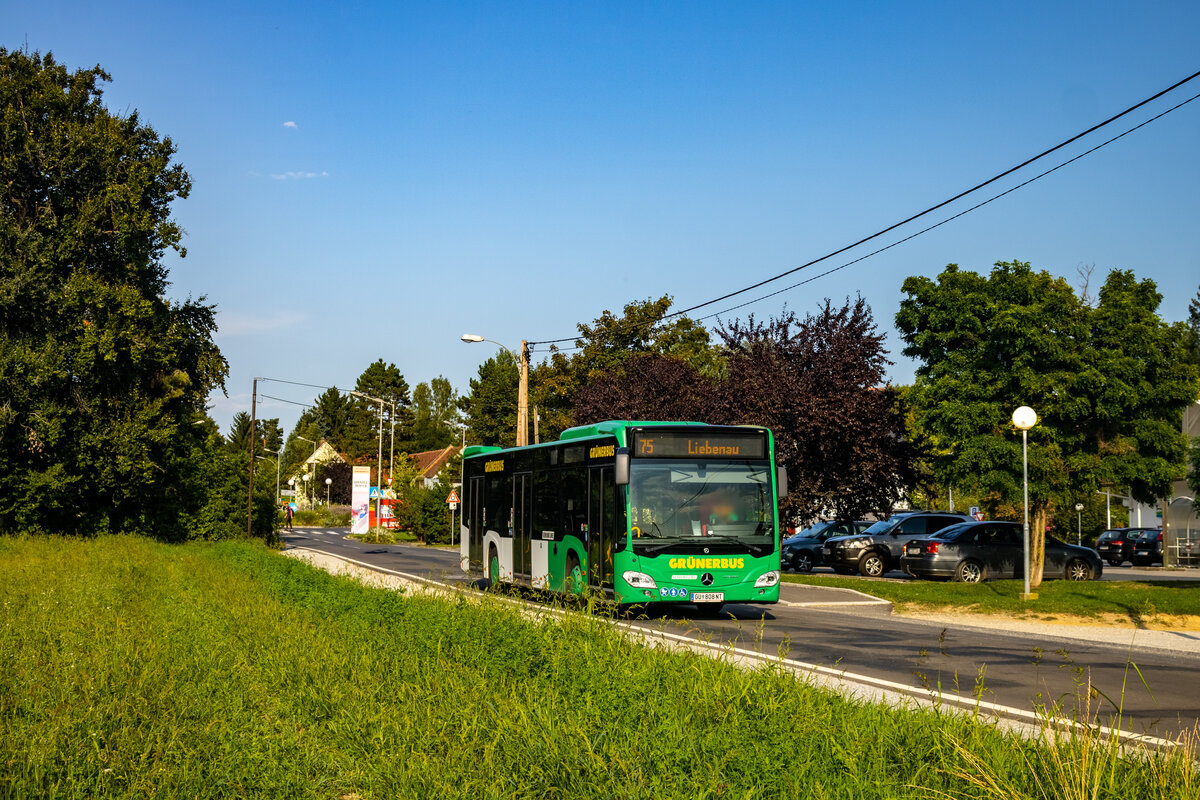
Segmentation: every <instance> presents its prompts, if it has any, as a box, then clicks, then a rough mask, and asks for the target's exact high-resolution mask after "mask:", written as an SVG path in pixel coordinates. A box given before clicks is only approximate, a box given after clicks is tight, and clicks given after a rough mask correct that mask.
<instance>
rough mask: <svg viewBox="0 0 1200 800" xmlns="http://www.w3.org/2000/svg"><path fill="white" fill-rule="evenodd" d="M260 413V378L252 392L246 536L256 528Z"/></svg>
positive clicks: (256, 379)
mask: <svg viewBox="0 0 1200 800" xmlns="http://www.w3.org/2000/svg"><path fill="white" fill-rule="evenodd" d="M257 414H258V378H255V379H254V388H253V390H251V393H250V491H249V492H248V493H247V494H246V536H250V535H251V531H252V530H253V529H254V418H255V416H256V415H257Z"/></svg>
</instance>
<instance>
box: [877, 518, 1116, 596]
mask: <svg viewBox="0 0 1200 800" xmlns="http://www.w3.org/2000/svg"><path fill="white" fill-rule="evenodd" d="M1024 554H1025V548H1024V543H1023V535H1022V526H1021V524H1020V523H1017V522H992V521H988V522H964V523H962V524H961V525H952V526H950V527H949V528H944V529H942V530H941V531H938V532H937V533H935V534H933V535H932V536H928V537H925V538H922V539H912V540H909V541H908V542H906V543H905V545H904V556H903V557H902V558H901V559H900V565H901V568H902V569H903V570H904V571H905V572H907V573H908V574H909V575H912V576H913V577H914V578H950V579H953V580H956V581H964V582H967V583H979V582H980V581H985V580H989V579H1006V578H1020V577H1023V574H1024V573H1023V572H1022V569H1021V565H1022V563H1023V559H1024ZM1103 571H1104V562H1103V561H1101V559H1100V554H1099V553H1097V552H1096V551H1095V550H1093V549H1091V548H1090V547H1079V546H1077V545H1073V544H1067V543H1066V542H1062V541H1060V540H1058V539H1055V538H1054V537H1053V536H1050V535H1047V536H1046V561H1045V566H1044V567H1043V569H1042V576H1043V577H1044V578H1067V579H1068V580H1073V581H1085V580H1093V579H1096V578H1099V577H1100V575H1101V574H1102V573H1103Z"/></svg>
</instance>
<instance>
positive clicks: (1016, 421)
mask: <svg viewBox="0 0 1200 800" xmlns="http://www.w3.org/2000/svg"><path fill="white" fill-rule="evenodd" d="M1012 422H1013V425H1015V426H1017V430H1019V431H1021V487H1022V489H1023V490H1024V498H1025V533H1024V536H1023V537H1022V544H1023V551H1024V558H1025V563H1024V568H1023V569H1022V570H1021V571H1022V572H1024V573H1025V593H1024V594H1023V595H1021V599H1022V600H1032V599H1033V598H1032V597H1030V594H1029V429H1030V428H1032V427H1033V426H1034V425H1037V413H1036V412H1035V411H1034V410H1033V409H1032V408H1030V407H1029V406H1021V407H1020V408H1018V409H1017V410H1016V411H1014V412H1013V415H1012Z"/></svg>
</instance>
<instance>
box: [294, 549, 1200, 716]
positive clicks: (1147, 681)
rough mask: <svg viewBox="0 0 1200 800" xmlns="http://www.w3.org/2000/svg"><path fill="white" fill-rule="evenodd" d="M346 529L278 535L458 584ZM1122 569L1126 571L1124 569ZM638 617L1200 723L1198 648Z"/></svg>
mask: <svg viewBox="0 0 1200 800" xmlns="http://www.w3.org/2000/svg"><path fill="white" fill-rule="evenodd" d="M344 533H345V531H344V529H343V530H334V529H324V530H322V529H296V530H295V531H292V532H285V535H284V541H285V542H286V543H287V544H289V545H295V546H300V547H308V548H312V549H315V550H320V551H322V552H326V553H330V554H332V555H336V556H341V557H343V558H347V559H351V560H353V561H357V562H359V563H363V564H368V565H372V566H375V567H380V568H384V569H389V570H394V571H397V572H404V573H409V574H413V575H420V576H423V577H428V578H433V579H437V580H444V581H448V582H451V583H458V584H465V583H466V580H465V577H464V576H463V574H462V573H461V572H460V571H459V569H458V554H457V551H455V550H449V549H437V548H427V547H423V546H416V545H386V546H380V545H365V544H361V543H359V542H356V541H353V540H348V539H344V538H343V535H344ZM1106 572H1107V570H1106ZM1120 572H1123V573H1128V574H1130V575H1133V574H1134V572H1133V570H1131V569H1129V568H1125V569H1122V570H1120ZM1127 579H1130V578H1127ZM789 585H790V584H789ZM637 624H643V625H645V626H646V627H647V628H650V629H653V630H662V629H664V628H666V629H668V630H671V631H674V632H676V633H678V634H682V635H686V636H689V637H696V638H708V639H709V640H710V641H713V642H717V643H723V644H730V645H733V646H736V647H738V648H741V649H744V650H750V651H755V652H759V653H762V654H763V655H765V656H768V657H775V656H777V655H778V654H779V653H781V652H784V653H786V654H787V658H788V659H789V660H792V661H795V662H798V663H799V664H800V665H801V666H803V665H812V666H814V667H827V668H835V669H837V670H839V671H844V672H846V673H849V674H850V675H852V676H862V678H863V679H864V680H867V681H876V682H881V681H886V682H890V684H893V685H896V686H897V687H898V690H899V692H900V693H901V694H904V693H908V694H911V695H912V696H914V697H925V696H928V694H929V692H930V691H931V690H935V689H938V690H940V691H941V692H942V693H943V694H951V695H955V694H956V695H961V696H962V697H963V698H964V700H965V704H967V705H969V704H970V703H971V702H972V698H974V697H976V696H978V697H981V698H982V699H983V700H984V701H987V702H990V703H996V704H999V705H1001V706H1005V707H1010V708H1014V709H1019V710H1022V711H1038V710H1044V709H1047V708H1058V709H1060V710H1061V711H1062V713H1064V714H1066V715H1067V716H1074V717H1075V718H1079V719H1083V718H1087V719H1095V720H1097V721H1100V722H1101V723H1103V724H1106V725H1110V726H1113V727H1120V728H1122V729H1123V730H1125V731H1129V732H1132V733H1136V734H1141V735H1146V736H1152V737H1156V738H1163V739H1176V738H1177V737H1178V735H1179V734H1180V733H1181V732H1182V731H1185V730H1191V729H1193V728H1196V727H1197V726H1198V725H1200V691H1198V690H1197V685H1198V683H1200V654H1197V653H1191V652H1176V651H1169V650H1162V649H1151V648H1143V647H1135V648H1133V649H1131V647H1130V645H1129V644H1123V645H1113V644H1105V643H1103V642H1092V641H1084V640H1079V639H1068V638H1063V637H1060V636H1056V635H1055V634H1054V632H1053V631H1052V630H1047V631H1039V632H1034V633H1014V632H1008V631H1000V630H994V629H987V628H986V627H982V623H980V622H978V621H975V620H972V618H971V617H969V616H964V618H963V621H962V623H961V624H957V623H956V624H951V625H946V624H941V623H937V624H934V623H930V622H926V621H922V620H914V619H907V618H904V617H900V616H894V615H893V616H879V615H871V614H865V613H863V611H862V609H860V608H857V607H850V608H845V609H842V610H839V609H838V607H836V606H833V607H829V608H822V609H819V610H818V609H813V608H810V607H798V606H788V605H784V604H779V605H775V606H744V605H732V604H731V605H727V606H725V608H724V609H723V611H722V612H721V613H720V614H708V615H705V614H702V613H700V612H698V611H697V610H696V609H695V608H694V607H692V606H673V607H660V608H659V609H657V610H656V611H655V616H654V618H653V619H651V620H648V621H645V622H643V623H637ZM1131 663H1132V664H1135V665H1136V669H1134V668H1132V667H1131V666H1130V664H1131ZM1118 715H1119V725H1118V719H1117V718H1118Z"/></svg>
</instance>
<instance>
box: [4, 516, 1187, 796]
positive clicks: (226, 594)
mask: <svg viewBox="0 0 1200 800" xmlns="http://www.w3.org/2000/svg"><path fill="white" fill-rule="evenodd" d="M0 664H2V665H3V668H2V669H0V765H2V767H3V768H2V769H0V796H3V797H21V798H25V797H80V798H83V797H87V798H105V797H131V798H132V797H137V798H143V797H160V798H177V797H270V798H277V797H289V798H291V797H313V798H357V799H361V800H365V799H366V798H395V797H413V798H418V797H419V798H429V797H439V798H441V797H470V798H491V797H497V798H499V797H529V798H580V797H622V798H623V797H646V798H674V797H689V798H692V797H701V798H702V797H764V798H766V797H772V798H773V797H821V798H823V797H844V798H869V797H888V798H893V797H914V798H916V797H922V798H928V797H945V796H949V797H979V796H1005V797H1007V796H1012V797H1027V796H1030V797H1061V796H1071V795H1072V787H1074V786H1079V787H1080V788H1081V789H1087V788H1088V787H1091V786H1092V785H1093V784H1095V785H1096V786H1097V787H1098V790H1099V791H1098V796H1100V797H1122V798H1123V797H1161V798H1184V797H1195V796H1196V792H1197V787H1198V784H1197V779H1196V776H1195V774H1194V773H1193V770H1192V765H1191V762H1190V761H1188V760H1187V759H1185V758H1183V757H1181V756H1178V755H1176V756H1170V757H1166V756H1160V755H1150V756H1148V757H1147V758H1146V759H1145V760H1144V761H1142V760H1138V761H1134V762H1127V761H1125V760H1123V759H1121V758H1119V757H1118V756H1117V751H1116V750H1115V749H1114V748H1113V747H1111V746H1108V745H1104V744H1098V743H1095V742H1092V743H1088V742H1081V741H1078V740H1072V741H1069V742H1064V743H1062V744H1061V746H1060V747H1059V748H1058V749H1054V750H1051V749H1047V748H1045V747H1041V746H1038V745H1036V744H1035V743H1032V742H1030V741H1027V740H1024V739H1020V738H1017V737H1014V736H1008V735H1003V734H1001V733H1000V732H999V731H997V730H996V729H994V728H992V727H990V726H987V725H982V724H976V723H973V722H972V721H971V720H970V719H968V718H964V717H961V716H942V715H939V714H937V713H933V712H896V711H892V710H888V709H884V708H881V707H878V706H874V705H867V704H861V703H854V702H847V701H845V700H842V699H840V698H838V697H836V696H834V695H831V694H828V693H826V692H823V691H819V690H816V689H813V688H811V687H807V686H805V685H803V684H799V683H797V682H796V681H795V680H794V679H793V678H791V677H788V676H785V675H781V674H776V673H773V672H770V671H760V672H755V673H743V672H740V671H738V670H736V669H734V668H732V667H730V666H728V665H726V664H723V663H719V662H716V661H713V660H710V659H707V658H703V657H700V656H697V655H692V654H686V653H665V652H659V651H655V650H650V649H646V648H645V647H642V646H640V645H638V644H636V643H634V642H632V641H630V640H629V639H627V638H624V637H623V636H622V635H621V634H620V632H619V631H617V630H615V629H613V628H612V627H611V626H609V625H608V624H607V623H606V622H605V621H604V620H601V619H595V618H590V617H587V616H585V615H577V614H576V615H568V617H567V619H566V621H562V622H555V621H530V620H527V619H524V618H522V617H521V616H519V615H518V614H517V612H516V611H514V610H511V609H510V608H509V607H508V606H507V605H504V604H501V603H499V602H495V601H494V600H493V599H492V598H489V597H481V598H479V599H478V600H459V601H445V600H438V599H434V598H424V597H421V598H417V597H406V596H403V595H400V594H395V593H390V592H385V591H379V590H372V589H366V588H363V587H361V586H359V585H357V584H355V583H352V582H350V581H349V580H347V579H341V578H335V577H332V576H329V575H327V574H325V573H323V572H320V571H318V570H315V569H313V568H311V567H309V566H307V565H305V564H303V563H300V562H298V561H293V560H291V559H286V558H280V557H279V556H278V555H276V554H274V553H271V552H270V551H268V550H266V549H265V548H262V547H259V546H256V545H252V544H245V543H221V544H212V545H201V544H197V545H186V546H174V547H172V546H165V545H159V544H155V543H153V542H151V541H147V540H143V539H136V538H129V537H113V538H105V539H100V540H95V541H86V542H81V541H69V540H62V539H12V538H0ZM992 782H994V785H995V786H997V787H999V788H1000V789H1001V790H1002V792H999V791H998V792H992V791H985V790H983V789H982V788H981V787H982V786H987V785H991V784H992ZM1075 794H1077V795H1078V796H1088V793H1087V792H1086V791H1082V792H1077V793H1075Z"/></svg>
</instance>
